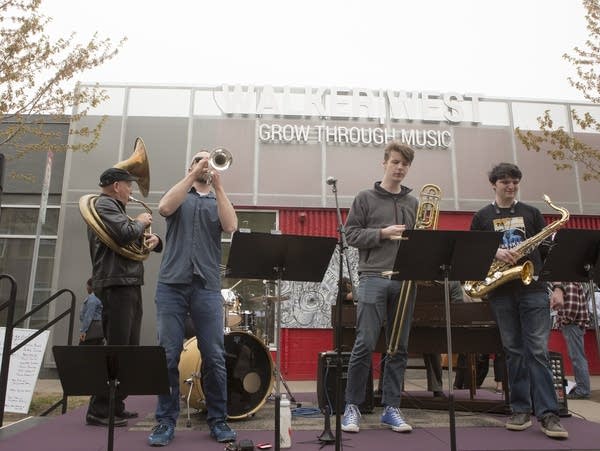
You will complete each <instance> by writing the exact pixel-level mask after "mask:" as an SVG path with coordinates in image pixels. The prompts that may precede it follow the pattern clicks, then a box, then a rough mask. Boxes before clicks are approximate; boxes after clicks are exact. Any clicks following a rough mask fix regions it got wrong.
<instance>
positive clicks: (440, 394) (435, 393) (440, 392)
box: [433, 390, 446, 398]
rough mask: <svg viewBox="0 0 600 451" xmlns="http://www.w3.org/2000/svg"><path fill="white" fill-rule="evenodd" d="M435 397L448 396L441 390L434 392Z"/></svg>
mask: <svg viewBox="0 0 600 451" xmlns="http://www.w3.org/2000/svg"><path fill="white" fill-rule="evenodd" d="M433 397H434V398H445V397H446V395H445V394H444V392H443V391H441V390H434V392H433Z"/></svg>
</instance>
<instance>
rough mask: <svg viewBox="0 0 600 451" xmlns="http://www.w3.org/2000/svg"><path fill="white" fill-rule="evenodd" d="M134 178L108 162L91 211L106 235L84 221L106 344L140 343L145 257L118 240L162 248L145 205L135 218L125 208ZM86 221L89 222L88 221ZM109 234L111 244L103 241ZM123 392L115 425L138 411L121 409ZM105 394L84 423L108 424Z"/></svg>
mask: <svg viewBox="0 0 600 451" xmlns="http://www.w3.org/2000/svg"><path fill="white" fill-rule="evenodd" d="M137 180H138V178H137V177H135V176H133V175H132V174H130V173H129V172H128V171H126V170H125V169H121V168H117V167H112V168H109V169H107V170H106V171H104V172H103V173H102V175H100V187H101V188H102V193H101V194H100V195H99V196H97V198H96V199H95V202H94V210H95V214H94V217H95V218H96V220H97V221H98V222H99V223H101V224H102V228H103V230H104V232H105V233H104V234H103V235H105V236H103V237H102V239H101V237H100V236H99V235H98V233H97V230H96V229H97V228H96V229H94V228H93V227H88V240H89V245H90V256H91V260H92V281H93V282H92V283H93V288H94V291H95V293H96V295H97V296H98V297H99V298H100V300H101V301H102V306H103V313H102V323H103V327H104V334H105V337H106V342H107V344H108V345H139V343H140V328H141V322H142V292H141V286H142V285H143V284H144V264H143V261H142V260H143V258H131V257H130V256H127V255H128V254H125V255H123V252H119V246H121V247H126V246H129V245H136V246H137V247H140V248H141V247H144V248H145V249H147V250H148V251H155V252H160V251H161V249H162V242H161V240H160V238H159V237H158V235H155V234H153V233H150V232H148V231H147V230H146V229H147V228H148V227H149V226H150V225H151V224H152V214H151V213H150V212H149V211H146V212H144V213H140V214H139V215H138V216H137V217H136V218H135V219H132V218H130V217H129V216H127V214H126V213H125V206H126V205H127V203H128V202H129V200H130V196H131V193H132V182H134V181H137ZM88 224H89V223H88ZM107 240H110V241H111V243H110V244H111V245H110V246H109V245H108V244H106V243H105V241H107ZM124 400H125V397H124V396H120V395H117V399H116V400H115V416H116V418H115V426H125V425H126V424H127V418H135V417H137V413H135V412H128V411H127V410H125V403H124ZM108 402H109V399H108V396H92V398H91V399H90V405H89V407H88V411H87V415H86V423H87V424H91V425H97V426H107V425H108V416H109V412H108Z"/></svg>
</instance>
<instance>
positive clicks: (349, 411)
mask: <svg viewBox="0 0 600 451" xmlns="http://www.w3.org/2000/svg"><path fill="white" fill-rule="evenodd" d="M359 423H360V410H358V406H357V405H356V404H346V410H344V418H342V431H344V432H358V431H359V430H360V428H359V426H358V425H359Z"/></svg>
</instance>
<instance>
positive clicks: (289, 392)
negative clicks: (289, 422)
mask: <svg viewBox="0 0 600 451" xmlns="http://www.w3.org/2000/svg"><path fill="white" fill-rule="evenodd" d="M275 372H276V373H278V374H279V377H280V378H281V383H282V384H283V386H284V387H285V391H286V392H287V394H288V396H289V397H290V401H291V402H293V403H297V401H296V398H294V395H293V394H292V392H291V390H290V387H289V386H288V384H287V382H286V381H285V379H284V378H283V376H282V375H281V373H280V372H279V368H277V369H276V370H275Z"/></svg>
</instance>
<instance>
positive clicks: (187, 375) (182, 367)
mask: <svg viewBox="0 0 600 451" xmlns="http://www.w3.org/2000/svg"><path fill="white" fill-rule="evenodd" d="M201 364H202V359H200V351H198V346H197V344H196V337H193V338H190V339H189V340H186V341H185V343H184V344H183V351H181V356H180V357H179V366H178V368H179V395H180V396H181V399H183V400H184V401H187V399H188V396H189V401H190V404H189V405H190V407H193V408H195V409H198V410H204V408H205V405H204V393H203V392H202V381H201V379H200V365H201Z"/></svg>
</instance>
